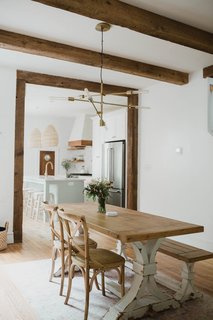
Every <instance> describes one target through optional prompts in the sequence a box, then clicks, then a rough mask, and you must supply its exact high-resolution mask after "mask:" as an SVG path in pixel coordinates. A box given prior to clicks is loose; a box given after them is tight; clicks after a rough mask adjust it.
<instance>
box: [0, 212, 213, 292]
mask: <svg viewBox="0 0 213 320" xmlns="http://www.w3.org/2000/svg"><path fill="white" fill-rule="evenodd" d="M90 236H91V237H93V238H94V239H95V240H96V241H97V242H98V244H99V246H100V247H105V248H107V249H113V248H115V242H114V240H112V239H111V238H109V237H103V235H100V234H98V233H94V232H90ZM130 255H131V252H130ZM50 257H51V236H50V230H49V226H48V223H46V224H44V223H43V222H40V221H38V222H37V221H34V220H32V219H30V218H25V219H24V234H23V243H21V244H11V245H8V248H7V250H5V251H1V252H0V264H5V263H17V262H22V261H30V260H40V259H48V258H50ZM157 260H158V270H159V271H161V272H163V273H165V274H166V275H168V276H170V277H172V278H173V279H175V280H179V279H180V270H181V265H182V262H181V261H177V260H176V259H173V258H170V257H167V256H165V255H163V254H160V253H159V254H158V257H157ZM195 280H196V285H197V287H198V288H199V289H200V290H202V291H203V292H206V293H208V294H210V295H211V296H213V259H209V260H206V261H202V262H197V263H196V264H195Z"/></svg>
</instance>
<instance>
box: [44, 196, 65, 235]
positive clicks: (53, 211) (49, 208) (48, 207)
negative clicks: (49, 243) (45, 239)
mask: <svg viewBox="0 0 213 320" xmlns="http://www.w3.org/2000/svg"><path fill="white" fill-rule="evenodd" d="M42 206H43V209H44V210H45V211H46V212H47V213H48V215H49V225H50V230H51V235H52V240H53V241H54V240H56V239H57V240H60V241H61V235H60V233H59V232H58V231H57V230H56V228H55V217H56V215H57V209H58V207H57V206H55V205H52V204H48V203H46V202H43V204H42Z"/></svg>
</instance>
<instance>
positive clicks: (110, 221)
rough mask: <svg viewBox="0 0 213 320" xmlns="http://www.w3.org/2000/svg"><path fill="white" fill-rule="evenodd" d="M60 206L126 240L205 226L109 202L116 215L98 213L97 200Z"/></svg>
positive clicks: (95, 228)
mask: <svg viewBox="0 0 213 320" xmlns="http://www.w3.org/2000/svg"><path fill="white" fill-rule="evenodd" d="M58 206H59V208H60V209H61V208H63V209H64V211H65V212H64V214H65V215H67V214H68V215H69V212H70V213H73V214H77V215H80V216H85V218H86V221H87V224H88V226H89V228H91V229H93V230H96V231H98V232H100V233H103V234H105V235H108V236H110V237H112V238H114V239H119V240H121V241H122V242H123V243H127V242H134V241H142V240H149V239H159V238H164V237H168V236H177V235H183V234H190V233H197V232H203V231H204V227H203V226H200V225H196V224H191V223H188V222H183V221H178V220H173V219H170V218H165V217H162V216H158V215H154V214H150V213H144V212H140V211H136V210H131V209H127V208H121V207H117V206H112V205H106V210H107V211H117V212H118V215H117V216H115V217H110V216H106V215H105V214H102V213H98V212H97V207H98V204H97V203H91V202H86V203H78V204H74V203H61V204H59V205H58Z"/></svg>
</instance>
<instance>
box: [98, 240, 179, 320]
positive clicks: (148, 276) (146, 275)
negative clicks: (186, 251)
mask: <svg viewBox="0 0 213 320" xmlns="http://www.w3.org/2000/svg"><path fill="white" fill-rule="evenodd" d="M160 242H161V239H153V240H148V241H146V243H144V244H143V243H142V242H139V241H138V242H134V243H131V245H132V247H133V250H134V253H135V261H133V271H134V279H133V283H132V284H131V287H130V288H129V290H128V291H127V293H126V294H125V296H124V297H123V298H121V300H119V302H118V303H116V304H115V305H113V306H112V307H111V308H110V310H109V311H108V312H107V313H106V314H105V316H104V318H103V319H105V320H113V319H114V320H116V319H122V320H127V319H129V318H133V319H136V318H139V317H142V316H143V315H145V313H146V312H147V311H148V310H149V309H150V308H152V309H153V310H155V311H161V310H164V309H168V308H169V307H170V306H172V307H174V308H177V307H179V303H178V302H177V301H175V299H174V298H172V297H170V296H169V295H168V294H166V293H165V292H163V291H162V290H161V289H160V288H159V287H158V285H157V283H156V281H155V275H156V261H155V257H156V253H157V250H158V248H159V246H160Z"/></svg>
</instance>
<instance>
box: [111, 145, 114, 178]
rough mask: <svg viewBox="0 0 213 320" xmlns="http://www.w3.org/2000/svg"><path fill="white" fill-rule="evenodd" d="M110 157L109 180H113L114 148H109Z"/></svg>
mask: <svg viewBox="0 0 213 320" xmlns="http://www.w3.org/2000/svg"><path fill="white" fill-rule="evenodd" d="M110 157H111V159H110V160H111V170H110V171H111V172H110V181H114V149H113V148H110Z"/></svg>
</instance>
